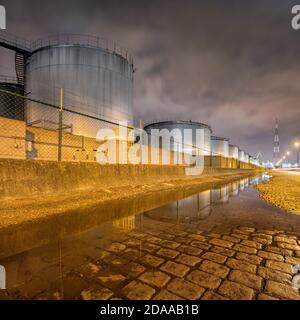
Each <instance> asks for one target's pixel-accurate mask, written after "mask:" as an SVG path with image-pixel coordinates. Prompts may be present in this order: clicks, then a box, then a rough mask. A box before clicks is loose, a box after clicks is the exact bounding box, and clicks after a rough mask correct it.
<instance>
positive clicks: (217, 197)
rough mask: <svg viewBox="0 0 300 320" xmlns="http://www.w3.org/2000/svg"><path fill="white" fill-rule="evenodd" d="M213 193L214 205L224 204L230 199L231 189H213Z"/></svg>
mask: <svg viewBox="0 0 300 320" xmlns="http://www.w3.org/2000/svg"><path fill="white" fill-rule="evenodd" d="M211 193H212V203H224V202H227V201H228V199H229V187H228V186H223V187H221V188H218V189H213V190H212V191H211Z"/></svg>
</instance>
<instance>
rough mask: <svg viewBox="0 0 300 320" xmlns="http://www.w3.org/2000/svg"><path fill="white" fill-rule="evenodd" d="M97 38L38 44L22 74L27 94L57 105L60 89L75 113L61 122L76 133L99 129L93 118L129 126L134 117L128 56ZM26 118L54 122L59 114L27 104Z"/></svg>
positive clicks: (84, 133)
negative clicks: (125, 123) (86, 116)
mask: <svg viewBox="0 0 300 320" xmlns="http://www.w3.org/2000/svg"><path fill="white" fill-rule="evenodd" d="M91 39H92V40H91ZM97 39H98V38H86V37H80V38H73V37H72V35H70V36H69V37H68V38H66V37H64V38H61V37H58V38H54V39H51V40H49V42H48V41H44V40H42V41H41V43H39V42H37V43H35V44H34V45H33V46H34V48H35V50H34V51H33V52H32V54H31V55H30V57H29V58H28V59H27V61H26V72H25V77H26V84H25V89H26V92H27V93H29V94H28V96H29V97H30V98H32V99H36V100H39V101H43V102H47V103H49V104H54V105H56V106H58V105H59V103H60V88H63V106H64V108H65V109H69V110H72V111H75V112H77V113H79V115H78V114H72V113H67V112H64V116H63V125H67V126H71V127H72V132H73V133H74V134H80V135H85V136H92V137H94V136H95V135H96V133H97V131H98V129H99V122H97V119H104V120H108V121H109V122H113V123H118V122H119V121H127V122H128V124H132V121H133V115H132V96H133V73H134V70H133V64H132V60H131V58H129V56H128V54H127V52H126V51H123V52H121V53H119V50H117V51H118V53H117V52H116V50H114V49H108V47H107V46H106V45H105V43H104V44H102V43H101V42H100V41H99V39H98V41H97ZM80 114H84V115H88V116H90V118H89V119H88V118H85V117H82V116H81V115H80ZM26 118H27V122H28V123H33V122H38V121H40V120H46V122H47V120H49V121H52V122H55V123H56V122H57V123H58V112H56V110H53V109H51V108H50V107H48V108H47V107H45V106H43V105H42V104H37V103H33V102H28V104H27V105H26ZM94 118H95V119H94ZM49 123H50V122H49ZM100 127H102V128H103V124H102V125H100Z"/></svg>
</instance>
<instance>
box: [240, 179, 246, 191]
mask: <svg viewBox="0 0 300 320" xmlns="http://www.w3.org/2000/svg"><path fill="white" fill-rule="evenodd" d="M239 189H240V191H244V190H245V181H244V180H240V181H239Z"/></svg>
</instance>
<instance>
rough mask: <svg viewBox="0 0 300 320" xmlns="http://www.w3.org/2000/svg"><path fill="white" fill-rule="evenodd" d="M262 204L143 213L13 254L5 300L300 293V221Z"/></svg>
mask: <svg viewBox="0 0 300 320" xmlns="http://www.w3.org/2000/svg"><path fill="white" fill-rule="evenodd" d="M236 201H238V198H236ZM260 201H261V200H260ZM249 206H250V207H251V203H249ZM262 206H263V207H262V208H264V210H265V211H264V212H266V215H267V216H266V217H262V216H261V212H260V213H257V216H255V215H252V214H251V212H250V211H249V210H250V209H249V208H248V209H247V208H246V209H245V207H242V208H241V209H240V207H239V206H238V209H237V210H236V209H235V210H233V209H231V208H228V209H227V217H224V218H223V216H224V212H223V211H222V207H221V206H220V207H218V208H219V209H217V210H219V211H217V214H216V215H215V216H213V217H212V218H209V219H207V220H195V219H194V220H191V221H189V220H188V221H177V220H174V219H173V218H172V219H169V220H167V219H162V218H161V219H160V218H158V217H157V216H156V215H155V212H154V214H152V213H149V214H145V215H143V217H142V218H141V216H139V215H137V216H135V217H133V218H132V217H130V219H134V229H133V230H130V229H129V230H127V229H124V228H120V227H116V226H110V228H109V227H107V226H103V227H102V229H101V230H100V229H95V230H93V231H90V232H88V233H86V234H82V235H77V236H74V237H73V238H70V239H67V240H62V241H61V242H60V243H55V244H51V245H47V246H46V247H41V248H37V249H33V250H30V251H28V252H24V253H22V254H19V255H17V256H14V257H10V258H7V259H6V260H4V261H3V262H2V261H1V264H3V265H4V266H5V267H6V270H7V276H8V287H9V288H8V289H7V290H6V291H1V295H0V299H84V300H89V299H101V300H106V299H133V300H135V299H146V300H148V299H155V300H168V299H172V300H176V299H178V300H180V299H191V300H197V299H203V300H223V299H246V300H248V299H259V300H272V299H274V300H276V299H293V300H300V293H299V290H296V289H293V288H292V278H293V276H294V274H293V270H292V267H293V266H295V265H300V221H299V222H298V225H297V220H295V218H293V217H291V218H289V217H288V216H285V215H284V214H283V213H280V215H279V217H281V215H282V217H281V218H280V219H273V218H272V216H270V212H271V209H272V210H273V208H271V209H267V208H268V207H264V206H265V205H264V204H262ZM235 208H236V207H235ZM228 210H229V211H228ZM243 210H246V211H247V210H248V211H247V215H245V214H243V213H242V212H243ZM268 210H269V211H268ZM228 212H229V213H228ZM272 212H273V211H272ZM272 214H273V213H272ZM276 214H277V213H276ZM249 217H250V218H249ZM246 218H247V219H246ZM297 218H298V217H297ZM128 219H129V218H128ZM222 219H223V220H222ZM264 219H265V220H264ZM288 219H290V221H288ZM273 223H274V224H275V227H272V225H273ZM16 270H18V271H16Z"/></svg>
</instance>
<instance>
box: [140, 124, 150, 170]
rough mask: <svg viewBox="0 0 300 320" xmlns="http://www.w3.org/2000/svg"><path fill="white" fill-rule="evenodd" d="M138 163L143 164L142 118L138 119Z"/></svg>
mask: <svg viewBox="0 0 300 320" xmlns="http://www.w3.org/2000/svg"><path fill="white" fill-rule="evenodd" d="M147 145H148V144H147ZM140 164H143V120H142V119H140Z"/></svg>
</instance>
